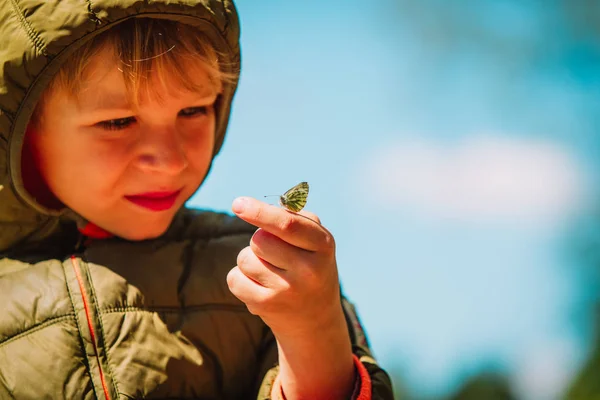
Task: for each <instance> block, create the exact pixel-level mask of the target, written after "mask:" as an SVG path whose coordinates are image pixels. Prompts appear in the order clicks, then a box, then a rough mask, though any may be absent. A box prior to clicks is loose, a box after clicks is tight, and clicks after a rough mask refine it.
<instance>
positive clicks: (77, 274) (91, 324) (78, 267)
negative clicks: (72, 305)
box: [71, 255, 110, 400]
mask: <svg viewBox="0 0 600 400" xmlns="http://www.w3.org/2000/svg"><path fill="white" fill-rule="evenodd" d="M81 265H82V264H81V263H80V262H79V261H77V259H76V257H75V255H72V256H71V266H72V267H73V272H74V273H75V277H76V279H77V283H78V285H79V292H80V295H81V300H82V304H83V309H84V311H85V317H86V321H87V326H88V330H89V333H90V341H91V343H92V346H93V348H94V355H95V357H96V361H97V363H98V373H99V375H100V383H101V385H102V391H103V393H104V398H105V399H106V400H110V396H109V394H108V388H107V386H106V379H105V376H104V371H103V365H102V361H101V360H100V350H99V349H98V344H97V343H96V342H97V341H98V342H99V338H98V337H97V336H96V332H95V330H94V322H93V321H92V318H91V317H92V315H91V311H90V308H89V306H88V305H89V303H88V299H87V297H88V294H87V290H86V288H85V284H84V282H83V277H82V275H81ZM88 284H89V282H88ZM92 300H93V298H92V297H90V301H92ZM90 369H91V368H90Z"/></svg>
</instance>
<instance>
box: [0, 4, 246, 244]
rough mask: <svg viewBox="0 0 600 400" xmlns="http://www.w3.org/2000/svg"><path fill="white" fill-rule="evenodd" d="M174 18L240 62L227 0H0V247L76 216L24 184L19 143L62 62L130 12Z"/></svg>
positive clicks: (222, 114)
mask: <svg viewBox="0 0 600 400" xmlns="http://www.w3.org/2000/svg"><path fill="white" fill-rule="evenodd" d="M136 17H151V18H165V19H171V20H176V21H179V22H182V23H186V24H190V25H194V26H197V27H198V28H200V29H201V30H202V31H203V32H204V33H205V34H206V35H207V37H208V38H209V39H210V40H211V41H212V43H213V45H214V46H215V48H216V49H217V50H218V51H219V52H220V53H222V54H224V55H225V57H226V59H225V60H224V63H223V64H224V68H229V70H228V71H233V70H239V66H240V49H239V42H238V41H239V33H240V32H239V20H238V16H237V11H236V9H235V6H234V4H233V2H232V1H230V0H179V1H173V0H153V1H148V0H143V1H142V0H96V1H87V2H83V1H75V0H68V1H65V0H30V1H27V2H25V1H19V0H9V1H5V2H2V5H0V253H1V252H4V251H6V250H8V249H13V248H14V247H15V246H22V245H27V246H30V245H33V244H35V243H37V242H40V241H43V240H46V239H48V238H49V237H51V236H56V235H57V234H58V233H60V232H61V230H62V228H63V227H64V225H65V224H70V225H73V223H74V221H77V220H78V219H80V217H78V216H77V215H76V214H75V213H74V212H73V211H72V210H69V209H63V210H61V211H53V210H49V209H47V208H45V207H44V206H42V205H41V204H40V203H38V202H37V201H36V200H35V198H33V197H32V196H31V195H30V194H29V192H27V191H26V190H25V187H24V185H23V179H22V175H21V149H22V146H23V138H24V135H25V131H26V128H27V124H28V122H29V119H30V117H31V115H32V113H33V110H34V108H35V105H36V103H37V101H38V99H39V97H40V95H41V93H42V92H43V90H44V89H45V87H46V86H47V84H48V83H49V82H50V80H51V79H52V77H53V76H54V75H55V74H56V72H57V71H58V70H59V68H60V67H61V65H62V64H63V63H64V62H65V60H67V59H68V57H69V56H70V55H71V54H73V53H74V52H75V51H77V49H78V48H79V47H80V46H81V45H83V44H84V43H85V42H86V41H88V40H90V39H91V38H93V37H94V36H95V35H98V34H99V33H102V32H104V31H105V30H107V29H110V28H111V27H112V26H114V25H116V24H118V23H120V22H123V21H125V20H127V19H130V18H136ZM236 87H237V82H234V83H231V84H226V85H225V87H224V89H223V93H222V94H221V95H220V96H219V98H218V99H217V103H216V107H215V112H216V133H215V134H216V138H215V148H214V151H213V158H214V156H215V155H216V154H217V153H218V152H219V150H220V148H221V145H222V144H223V139H224V137H225V131H226V129H227V124H228V120H229V114H230V107H231V101H232V98H233V95H234V93H235V90H236Z"/></svg>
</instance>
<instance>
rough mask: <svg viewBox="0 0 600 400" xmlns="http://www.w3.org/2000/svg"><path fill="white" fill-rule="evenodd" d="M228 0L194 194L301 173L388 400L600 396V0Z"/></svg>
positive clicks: (226, 195) (251, 189)
mask: <svg viewBox="0 0 600 400" xmlns="http://www.w3.org/2000/svg"><path fill="white" fill-rule="evenodd" d="M236 4H237V5H238V9H239V12H240V15H241V20H242V51H243V68H242V78H241V84H240V87H239V91H238V94H237V97H236V99H235V103H234V109H233V115H232V120H231V125H230V129H229V132H228V137H227V139H226V142H225V146H224V147H223V150H222V151H221V154H220V155H219V157H218V158H217V160H216V161H215V165H214V167H213V170H212V172H211V175H210V176H209V178H208V181H207V182H206V184H205V186H203V188H202V189H201V190H200V191H199V192H198V193H197V194H196V195H195V196H194V197H193V198H192V200H190V205H192V206H195V207H201V208H211V209H217V210H230V205H231V201H232V200H233V199H234V198H235V197H237V196H241V195H246V196H253V197H257V198H262V196H264V195H272V194H280V193H283V192H284V191H285V190H287V189H289V188H290V187H291V186H293V185H295V184H297V183H298V182H300V181H303V180H306V181H308V182H309V183H310V185H311V193H310V196H309V201H308V205H307V209H309V210H311V211H313V212H316V213H317V214H318V215H319V216H320V217H321V219H322V221H323V224H324V225H325V226H326V227H327V228H328V229H330V230H331V231H332V233H333V234H334V236H335V238H336V242H337V257H338V264H339V270H340V278H341V281H342V285H343V289H344V291H345V293H346V294H347V296H348V297H350V299H351V300H352V301H353V302H354V303H355V304H356V306H357V308H358V311H359V313H360V315H361V318H362V322H363V323H364V325H365V326H366V329H367V332H368V334H369V337H370V340H371V343H372V347H373V350H374V352H375V355H376V357H377V358H378V360H379V361H380V363H381V364H382V365H383V366H384V368H386V369H387V371H388V372H389V373H390V375H391V376H392V378H393V381H394V386H395V390H396V392H397V395H398V398H399V399H427V400H433V399H525V400H529V399H531V400H546V399H594V398H596V399H597V398H600V334H599V332H600V318H598V317H599V316H600V313H599V310H600V307H598V300H599V296H598V294H599V292H600V291H599V289H600V207H598V205H600V198H599V196H600V191H599V189H600V185H599V183H600V180H599V179H598V178H599V176H598V175H599V172H600V157H599V155H600V135H599V134H598V133H599V132H600V131H599V129H600V40H599V39H600V2H598V1H596V0H544V1H542V0H537V1H523V0H520V1H517V0H504V1H503V0H493V1H492V0H463V1H444V0H370V1H364V0H360V1H359V0H344V1H341V0H328V1H317V0H304V1H302V2H300V1H294V2H292V1H275V0H264V1H253V0H238V1H237V2H236ZM266 200H269V201H271V202H275V201H276V199H275V198H271V199H266Z"/></svg>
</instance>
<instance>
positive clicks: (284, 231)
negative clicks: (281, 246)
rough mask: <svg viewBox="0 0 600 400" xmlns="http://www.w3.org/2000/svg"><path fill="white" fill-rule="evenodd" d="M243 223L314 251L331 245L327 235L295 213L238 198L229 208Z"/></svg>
mask: <svg viewBox="0 0 600 400" xmlns="http://www.w3.org/2000/svg"><path fill="white" fill-rule="evenodd" d="M231 209H232V210H233V212H234V213H235V214H236V215H237V216H238V217H240V218H241V219H243V220H244V221H246V222H248V223H250V224H252V225H254V226H257V227H259V228H262V229H264V230H265V231H267V232H269V233H271V234H273V235H275V236H277V237H279V238H280V239H282V240H283V241H285V242H287V243H289V244H291V245H293V246H296V247H300V248H302V249H305V250H310V251H317V250H320V249H323V248H324V247H325V246H329V245H330V244H331V241H332V238H331V235H330V234H329V232H328V231H327V230H326V229H325V228H323V227H322V226H321V225H320V224H318V223H317V222H315V221H313V220H311V219H310V218H308V217H307V216H304V215H301V214H296V213H293V212H290V211H287V210H284V209H283V208H279V207H276V206H273V205H270V204H267V203H265V202H262V201H259V200H256V199H253V198H251V197H238V198H237V199H235V200H234V201H233V204H232V206H231Z"/></svg>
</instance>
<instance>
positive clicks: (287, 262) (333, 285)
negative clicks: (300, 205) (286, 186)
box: [227, 197, 344, 336]
mask: <svg viewBox="0 0 600 400" xmlns="http://www.w3.org/2000/svg"><path fill="white" fill-rule="evenodd" d="M232 210H233V212H234V213H235V214H237V215H238V216H239V217H240V218H241V219H243V220H245V221H247V222H249V223H251V224H252V225H255V226H257V227H258V228H259V229H258V230H257V231H256V233H255V234H254V236H253V237H252V239H251V240H250V245H249V246H248V247H246V248H244V249H243V250H242V251H240V253H239V255H238V258H237V264H238V265H237V266H236V267H235V268H233V269H232V270H231V271H230V272H229V274H228V276H227V284H228V285H229V289H230V290H231V292H232V293H233V294H234V295H235V296H236V297H238V298H239V299H240V300H241V301H243V302H244V303H245V304H246V305H247V307H248V310H249V311H250V312H251V313H253V314H255V315H258V316H260V317H261V318H262V319H263V321H264V322H265V323H266V324H267V325H268V326H269V327H270V328H271V329H272V330H273V333H274V334H275V335H276V336H281V335H286V336H287V335H293V336H298V335H300V336H306V335H315V332H319V330H322V329H324V328H326V327H328V326H329V325H330V324H331V323H338V322H339V321H340V318H341V319H342V320H343V318H344V316H343V311H342V308H341V303H340V288H339V279H338V271H337V265H336V260H335V242H334V239H333V236H332V235H331V233H330V232H329V231H328V230H327V229H325V228H324V227H323V226H322V225H321V223H320V220H319V218H318V217H317V216H316V215H314V214H312V213H309V212H306V211H302V212H300V213H293V212H290V211H287V210H285V209H282V208H279V207H276V206H272V205H269V204H266V203H264V202H261V201H258V200H256V199H253V198H248V197H240V198H238V199H236V200H235V201H234V202H233V205H232Z"/></svg>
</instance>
